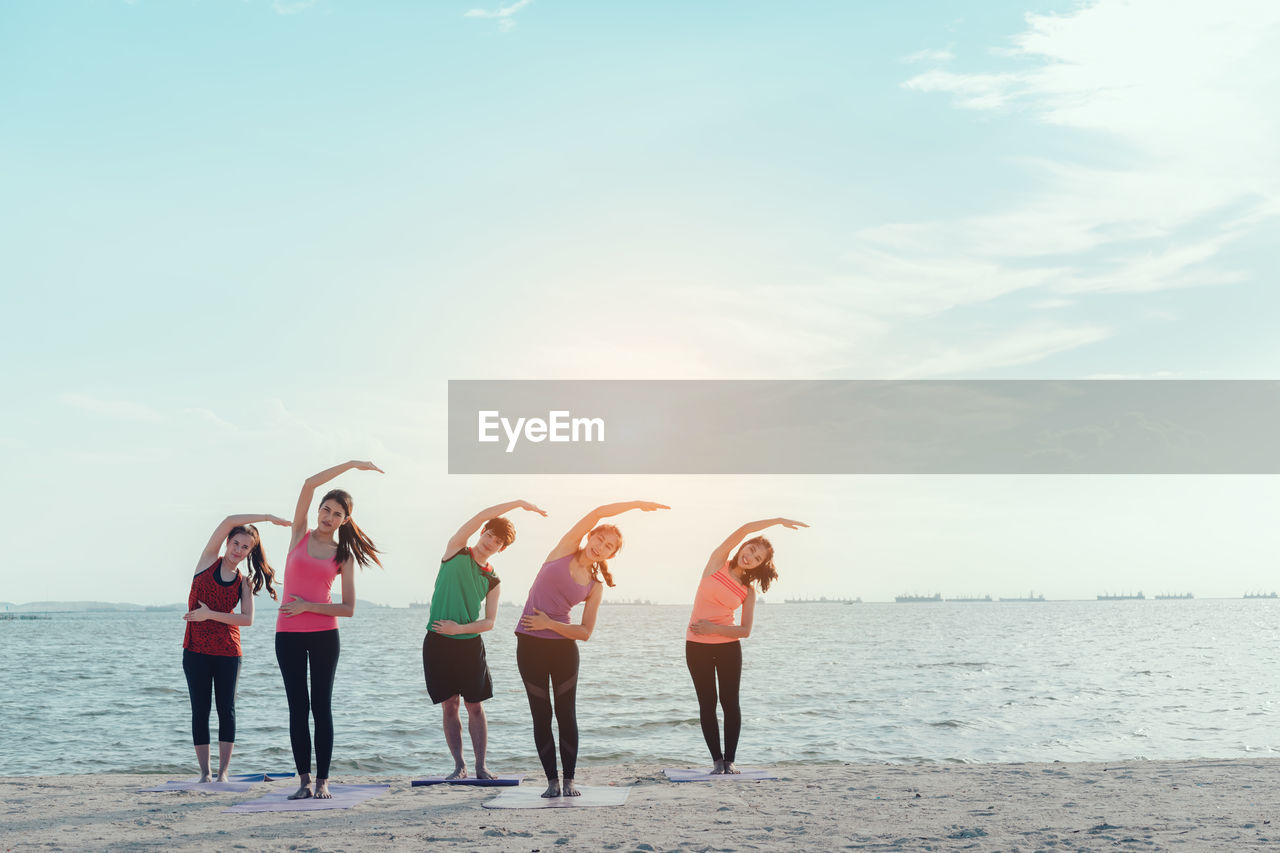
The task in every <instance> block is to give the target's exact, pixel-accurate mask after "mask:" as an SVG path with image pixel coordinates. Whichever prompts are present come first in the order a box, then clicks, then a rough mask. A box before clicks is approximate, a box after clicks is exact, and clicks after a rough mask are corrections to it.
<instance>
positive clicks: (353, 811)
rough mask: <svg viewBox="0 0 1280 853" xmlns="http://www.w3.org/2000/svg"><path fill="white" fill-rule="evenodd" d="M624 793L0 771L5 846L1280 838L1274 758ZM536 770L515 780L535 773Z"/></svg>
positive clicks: (823, 772)
mask: <svg viewBox="0 0 1280 853" xmlns="http://www.w3.org/2000/svg"><path fill="white" fill-rule="evenodd" d="M587 771H588V772H586V773H584V774H583V775H582V778H581V780H580V784H586V785H615V786H621V785H631V786H634V787H633V788H632V790H631V793H630V797H629V799H628V801H627V803H626V804H625V805H622V806H617V807H608V808H589V809H588V808H584V809H554V810H549V809H540V810H493V809H485V808H482V806H481V804H482V803H483V802H485V801H486V800H489V799H490V798H492V797H493V796H494V795H495V792H494V790H493V789H478V788H459V787H445V786H434V787H429V788H413V787H411V786H410V784H409V781H410V780H409V779H393V778H388V777H378V776H359V777H341V778H335V780H334V781H335V782H344V783H359V782H384V783H390V785H391V788H390V790H389V792H388V793H387V794H384V795H382V796H379V797H375V798H374V799H371V800H368V801H366V802H363V803H360V804H359V805H356V806H354V807H352V808H349V809H344V810H334V811H325V812H304V813H262V814H225V813H224V809H226V808H227V807H228V806H230V805H232V804H234V803H237V802H243V801H245V800H248V799H252V798H254V797H257V796H260V795H261V794H263V793H266V792H268V791H270V790H272V789H273V788H276V787H279V786H280V783H276V782H271V783H261V784H258V785H255V786H254V788H253V789H252V791H250V792H249V793H247V794H242V793H194V792H174V793H152V794H141V793H135V791H136V789H138V788H140V787H144V786H147V785H151V784H155V783H157V782H161V781H164V779H163V777H159V776H141V775H103V776H44V777H6V778H2V779H0V800H2V801H3V811H2V812H0V838H2V839H3V841H2V842H0V849H3V850H5V851H10V850H14V851H18V850H162V849H172V850H195V849H200V848H203V849H211V848H216V849H230V850H236V849H240V850H303V851H312V850H314V851H321V850H324V851H329V850H350V851H366V850H379V851H385V850H424V849H447V850H476V851H517V850H528V851H553V850H555V851H571V850H619V851H634V850H643V851H660V850H680V851H741V850H1047V849H1052V850H1102V849H1120V850H1125V849H1132V850H1163V849H1173V848H1180V849H1184V850H1228V849H1231V850H1235V849H1241V848H1253V849H1276V848H1277V847H1278V846H1280V826H1277V825H1273V823H1272V820H1273V818H1274V809H1273V808H1272V807H1271V806H1270V805H1268V804H1269V803H1273V802H1274V794H1273V792H1274V791H1275V790H1276V789H1277V788H1280V759H1265V760H1257V761H1252V760H1231V761H1123V762H1107V763H1052V764H988V765H952V766H937V765H931V766H904V765H862V764H845V765H827V766H816V767H781V768H776V772H777V775H778V777H779V778H778V780H777V781H753V782H714V783H699V782H693V783H681V784H677V783H672V782H669V781H667V780H666V778H665V777H664V776H663V775H662V773H661V768H659V767H657V766H652V765H648V766H644V765H619V766H613V767H600V768H587ZM538 782H539V780H538V778H537V776H536V775H535V776H532V777H527V778H526V780H525V784H526V785H536V784H538Z"/></svg>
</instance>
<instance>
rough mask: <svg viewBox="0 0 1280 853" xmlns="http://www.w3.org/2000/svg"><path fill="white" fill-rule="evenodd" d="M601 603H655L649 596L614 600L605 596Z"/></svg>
mask: <svg viewBox="0 0 1280 853" xmlns="http://www.w3.org/2000/svg"><path fill="white" fill-rule="evenodd" d="M600 603H601V604H653V602H652V601H650V600H649V599H647V598H645V599H639V598H624V599H621V600H619V601H614V600H613V599H612V598H604V599H601V600H600Z"/></svg>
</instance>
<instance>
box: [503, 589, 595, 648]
mask: <svg viewBox="0 0 1280 853" xmlns="http://www.w3.org/2000/svg"><path fill="white" fill-rule="evenodd" d="M603 598H604V584H600V583H597V584H596V585H595V586H594V587H593V588H592V590H591V594H590V595H588V596H587V603H586V605H585V606H584V607H583V608H582V621H581V622H580V623H578V624H577V625H574V624H573V623H571V622H556V621H555V620H554V619H552V618H551V617H550V616H548V615H547V614H545V613H543V612H542V611H541V610H534V611H533V613H532V614H531V615H529V616H524V617H522V618H521V619H520V627H522V628H525V629H527V630H529V631H542V630H546V629H550V630H552V631H555V632H556V633H557V634H559V635H560V636H562V637H565V638H567V639H570V640H582V641H584V642H585V641H586V640H589V639H591V632H592V631H594V630H595V629H596V614H597V613H598V612H599V611H600V601H601V599H603Z"/></svg>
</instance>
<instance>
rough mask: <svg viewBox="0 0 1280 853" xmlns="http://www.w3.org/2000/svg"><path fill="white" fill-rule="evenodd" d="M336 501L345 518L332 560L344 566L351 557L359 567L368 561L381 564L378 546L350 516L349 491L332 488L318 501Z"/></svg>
mask: <svg viewBox="0 0 1280 853" xmlns="http://www.w3.org/2000/svg"><path fill="white" fill-rule="evenodd" d="M330 500H332V501H337V502H338V503H339V504H341V505H342V510H343V512H345V513H346V514H347V520H346V521H344V522H342V525H341V526H340V527H339V528H338V552H337V553H336V554H334V555H333V560H334V562H336V563H337V564H338V566H339V567H341V566H345V565H346V564H347V560H350V559H351V558H352V557H355V558H356V562H357V563H359V564H360V568H362V569H363V568H364V567H365V566H367V565H369V561H370V560H372V561H373V562H375V563H377V564H378V565H379V566H381V565H382V561H381V560H379V559H378V547H377V546H376V545H374V544H373V540H372V539H370V538H369V537H368V536H366V535H365V533H364V531H363V530H361V529H360V527H359V526H358V525H357V524H356V523H355V520H354V519H352V518H351V506H352V504H353V503H354V502H353V501H352V499H351V494H350V493H349V492H344V491H343V490H342V489H332V490H330V492H329V493H328V494H327V495H325V496H324V497H323V498H322V499H321V501H320V503H324V502H325V501H330Z"/></svg>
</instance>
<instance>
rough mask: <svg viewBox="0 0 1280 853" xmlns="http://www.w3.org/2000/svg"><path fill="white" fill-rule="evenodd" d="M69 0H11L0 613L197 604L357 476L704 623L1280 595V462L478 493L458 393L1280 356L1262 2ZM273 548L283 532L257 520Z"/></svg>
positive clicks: (383, 583) (1179, 369)
mask: <svg viewBox="0 0 1280 853" xmlns="http://www.w3.org/2000/svg"><path fill="white" fill-rule="evenodd" d="M475 2H476V0H462V2H457V3H455V2H447V1H446V0H431V2H407V0H405V2H379V3H367V2H354V0H314V2H307V0H275V2H272V0H234V1H233V0H226V2H212V0H185V2H158V0H135V2H126V0H79V1H78V2H77V0H66V1H65V2H59V3H35V2H30V3H10V4H5V5H4V7H3V9H0V282H3V288H2V293H3V306H4V315H5V317H6V319H7V321H8V322H7V323H6V330H5V333H4V335H3V336H0V355H2V356H3V359H4V364H5V365H6V369H5V370H4V371H3V375H2V376H0V392H3V399H4V403H3V410H2V411H3V418H0V453H3V455H4V459H5V465H4V488H3V489H0V513H2V514H3V518H4V519H5V522H6V526H7V527H8V529H9V530H11V531H14V532H16V533H18V535H19V538H20V541H21V545H19V547H17V548H14V549H12V551H11V553H10V555H9V557H8V559H7V560H6V561H5V563H6V564H5V567H4V569H3V570H2V571H3V577H4V586H5V590H4V592H3V593H0V598H3V599H4V600H6V601H12V602H17V603H24V602H30V601H42V600H102V601H130V602H136V603H141V604H166V603H172V602H177V601H181V600H183V599H184V598H185V595H186V591H187V586H188V583H189V582H188V578H189V572H190V571H192V569H193V568H194V563H195V561H196V558H197V557H198V556H199V553H200V551H201V549H202V547H203V544H204V542H205V540H206V538H207V537H208V535H209V533H210V531H211V530H212V529H213V528H214V527H215V526H216V525H217V523H218V522H219V521H220V520H221V518H222V517H223V516H225V515H227V514H231V513H240V512H271V513H275V514H278V515H282V516H288V515H290V514H291V512H292V507H293V505H294V502H295V500H296V496H297V491H298V488H299V486H300V484H301V481H302V480H303V479H304V478H305V477H306V476H308V475H310V474H312V473H315V472H316V471H319V470H322V469H324V468H327V467H329V466H330V465H333V464H335V463H337V462H341V461H344V460H347V459H353V458H354V459H370V460H372V461H374V462H376V463H377V464H378V465H379V466H380V467H382V468H383V469H385V471H386V474H385V475H378V474H374V473H363V472H353V473H349V474H346V475H344V476H343V477H342V478H341V479H340V480H339V481H337V482H336V485H339V486H342V487H345V488H347V489H348V490H349V491H351V492H352V494H353V495H354V496H355V500H356V507H355V517H356V518H357V520H358V521H359V522H360V523H361V524H362V526H363V527H364V528H365V529H366V530H367V531H368V532H369V533H370V535H372V536H373V538H374V539H375V541H377V542H378V543H379V545H380V546H381V547H382V548H383V549H384V551H385V552H386V559H385V561H384V562H385V568H384V569H377V568H374V569H372V570H366V571H364V572H362V573H361V574H360V576H359V577H358V579H357V591H358V594H359V596H360V597H361V598H365V599H369V600H372V601H376V602H380V603H386V604H393V605H404V604H407V603H408V602H409V601H414V600H425V599H427V598H428V597H429V595H430V588H431V582H432V579H433V577H434V572H435V568H436V565H437V563H436V561H437V560H438V559H439V556H440V551H441V550H442V549H443V546H444V543H445V541H446V540H447V539H448V538H449V536H450V535H451V534H452V533H453V531H454V530H455V529H456V528H457V526H458V525H459V524H460V523H461V522H462V521H464V520H465V519H466V518H467V517H469V516H470V515H471V514H472V513H473V512H475V511H477V510H478V509H480V508H483V507H485V506H488V505H491V504H495V503H499V502H502V501H506V500H511V499H515V498H524V499H527V500H531V501H533V502H535V503H537V504H539V505H541V506H543V507H544V508H546V509H547V510H548V511H549V513H550V517H548V518H546V519H542V518H538V517H535V516H533V515H530V514H520V515H517V516H515V517H514V518H513V520H514V521H515V522H516V523H517V529H518V539H517V542H516V543H515V544H514V545H513V546H512V547H511V548H510V549H509V550H508V551H507V552H506V553H504V554H502V555H500V556H499V557H497V558H495V560H494V565H495V566H496V567H497V569H498V570H499V573H500V575H502V576H503V577H504V579H505V580H506V581H507V586H506V588H505V592H504V596H503V597H504V599H507V600H512V601H520V600H522V599H523V597H524V593H525V590H526V589H527V587H528V584H529V582H530V581H531V580H532V578H533V575H534V574H535V572H536V570H537V567H538V565H539V563H540V562H541V560H542V558H543V557H544V556H545V554H546V553H547V551H549V550H550V549H551V547H552V546H553V545H554V544H555V542H556V541H557V540H558V539H559V537H560V536H561V535H562V534H563V533H564V531H565V530H566V529H568V527H569V526H571V525H572V524H573V523H574V522H575V521H576V520H577V519H578V518H579V517H581V515H583V514H584V513H585V512H586V511H587V510H589V509H590V508H592V507H594V506H596V505H599V504H604V503H610V502H613V501H619V500H630V499H649V500H658V501H662V502H664V503H667V504H670V505H671V506H672V510H671V511H670V512H668V513H652V514H643V515H641V514H639V513H634V514H630V515H627V516H623V517H622V518H620V519H619V523H620V526H621V527H622V529H623V533H624V536H625V538H626V544H625V545H624V550H623V553H622V554H620V555H619V557H618V558H617V560H616V562H615V563H614V564H613V568H614V570H615V576H616V578H617V580H618V587H617V589H615V590H613V591H611V593H610V595H611V596H614V597H617V598H620V599H628V598H637V599H650V600H656V601H663V602H668V603H683V602H685V601H687V600H689V599H690V598H691V597H692V592H693V589H694V586H695V584H696V579H697V576H698V573H699V572H700V570H701V568H702V566H703V565H704V564H705V561H706V557H707V555H708V554H709V553H710V551H711V550H712V549H713V548H714V547H715V546H716V545H718V544H719V542H720V541H721V540H722V539H723V538H724V537H725V536H726V535H727V534H728V533H729V532H731V531H732V530H733V529H735V528H736V527H737V526H738V525H739V524H741V523H743V522H746V521H750V520H754V519H759V518H771V517H775V516H786V517H791V518H797V519H800V520H802V521H806V522H808V523H809V524H810V525H811V527H810V529H808V530H802V531H789V530H781V529H779V530H777V531H776V533H775V534H774V535H773V536H772V539H773V542H774V544H775V546H776V548H777V556H776V562H777V565H778V568H779V572H780V575H781V580H780V582H779V585H778V586H777V587H776V588H775V591H774V592H773V593H771V595H770V597H771V598H774V599H776V598H783V597H791V596H798V597H814V596H819V595H827V596H832V597H835V596H848V597H854V596H858V597H862V598H863V599H865V600H888V599H891V598H892V597H893V596H894V595H897V594H901V593H905V592H916V593H933V592H941V593H943V594H944V595H947V596H960V595H986V594H990V595H993V596H1013V595H1021V594H1026V593H1027V592H1028V591H1032V590H1034V591H1035V592H1037V593H1044V594H1045V595H1046V596H1048V597H1050V598H1092V597H1093V596H1094V595H1096V594H1099V593H1104V592H1112V593H1116V592H1133V591H1137V590H1143V591H1145V593H1146V594H1147V595H1148V596H1151V595H1154V594H1156V593H1160V592H1185V591H1192V592H1194V593H1195V594H1196V595H1197V596H1215V595H1223V596H1238V595H1241V594H1243V593H1245V592H1252V591H1261V590H1266V591H1270V590H1273V589H1275V588H1277V587H1278V586H1280V579H1278V578H1277V572H1276V568H1277V558H1276V556H1275V555H1276V554H1277V553H1280V547H1277V546H1280V533H1277V532H1276V530H1277V526H1276V525H1275V524H1274V521H1273V519H1274V514H1275V509H1276V508H1277V506H1280V501H1278V500H1277V498H1280V484H1278V483H1277V482H1276V478H1274V477H1263V476H1255V477H1146V478H1144V477H1039V478H1037V477H727V476H726V477H630V478H622V477H600V476H580V477H496V476H495V477H481V476H466V477H463V476H450V475H449V474H448V471H447V459H446V441H445V438H446V433H445V429H444V425H445V420H446V415H447V408H446V394H447V382H448V380H450V379H574V378H583V379H611V378H612V379H637V378H644V379H916V378H918V379H1116V378H1130V379H1171V378H1178V379H1204V380H1213V379H1276V378H1280V344H1277V342H1276V335H1275V334H1274V326H1275V322H1274V318H1275V317H1276V316H1280V296H1278V295H1277V291H1276V287H1275V284H1276V282H1275V280H1274V279H1275V270H1276V269H1277V266H1278V265H1277V254H1278V253H1280V242H1277V241H1276V240H1275V239H1274V236H1275V233H1276V231H1275V229H1276V224H1277V216H1278V215H1280V158H1277V157H1276V156H1275V150H1276V144H1275V143H1276V140H1277V138H1278V133H1277V130H1278V128H1277V123H1278V121H1280V107H1277V105H1278V104H1280V59H1277V58H1276V57H1280V7H1278V6H1276V4H1274V3H1272V2H1270V0H1223V2H1217V3H1213V4H1205V3H1198V2H1178V1H1177V0H1174V2H1170V0H1128V2H1120V0H1098V2H1083V3H1082V2H1057V3H1054V2H1025V1H1024V2H1004V0H983V2H981V3H979V2H973V0H968V1H967V2H959V3H957V2H945V3H944V2H921V3H912V4H891V3H857V4H854V3H847V2H842V1H841V2H797V3H788V4H744V3H730V2H700V3H674V2H650V3H643V4H639V3H637V4H618V3H607V4H602V3H591V2H576V1H575V2H568V0H511V2H508V3H506V4H505V5H504V4H502V3H490V4H489V5H484V6H477V5H474V4H475ZM265 543H266V546H267V552H268V555H269V557H270V558H271V559H272V560H273V561H274V562H276V563H277V564H279V565H281V566H282V565H283V561H284V551H285V548H286V547H287V534H286V533H285V532H284V531H283V529H281V530H280V531H279V532H276V530H270V531H267V532H266V534H265Z"/></svg>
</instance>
